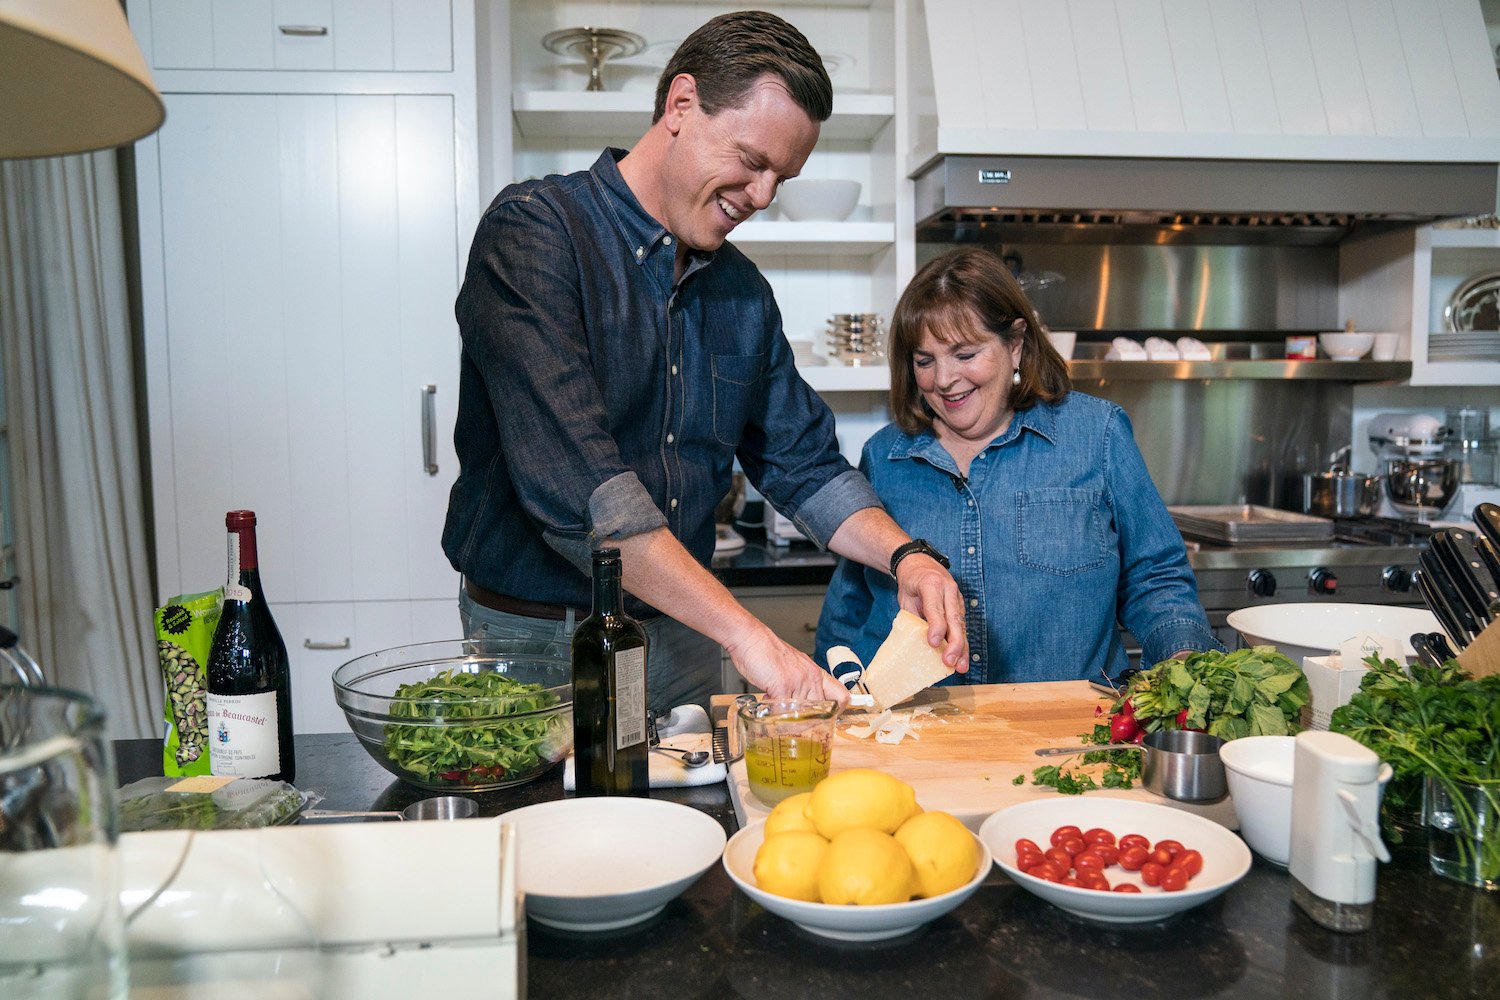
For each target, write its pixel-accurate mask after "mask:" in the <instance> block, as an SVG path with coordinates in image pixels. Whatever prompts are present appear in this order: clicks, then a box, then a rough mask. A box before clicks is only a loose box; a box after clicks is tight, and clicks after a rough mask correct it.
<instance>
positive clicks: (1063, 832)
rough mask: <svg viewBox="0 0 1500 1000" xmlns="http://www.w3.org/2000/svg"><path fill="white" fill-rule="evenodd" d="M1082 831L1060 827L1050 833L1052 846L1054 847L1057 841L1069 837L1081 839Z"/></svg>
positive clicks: (1071, 827)
mask: <svg viewBox="0 0 1500 1000" xmlns="http://www.w3.org/2000/svg"><path fill="white" fill-rule="evenodd" d="M1082 836H1083V831H1082V830H1080V829H1078V827H1076V826H1060V827H1058V828H1057V829H1056V830H1053V831H1052V841H1051V842H1052V846H1053V847H1056V846H1057V845H1058V842H1059V841H1063V840H1067V839H1068V838H1069V837H1080V838H1081V837H1082Z"/></svg>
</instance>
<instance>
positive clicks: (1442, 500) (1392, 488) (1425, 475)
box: [1370, 413, 1459, 521]
mask: <svg viewBox="0 0 1500 1000" xmlns="http://www.w3.org/2000/svg"><path fill="white" fill-rule="evenodd" d="M1447 441H1448V428H1447V427H1445V426H1444V425H1443V422H1442V420H1441V419H1439V418H1438V417H1435V416H1432V415H1431V414H1428V413H1381V414H1378V415H1377V416H1376V417H1375V418H1374V419H1373V420H1371V421H1370V447H1371V448H1372V449H1373V450H1374V451H1375V454H1376V456H1377V457H1378V458H1379V459H1380V465H1381V474H1382V476H1383V478H1384V479H1385V495H1386V498H1387V499H1388V500H1389V501H1390V504H1391V506H1392V507H1394V508H1395V509H1396V511H1398V512H1399V513H1400V514H1401V515H1402V516H1405V517H1410V518H1415V519H1416V520H1419V521H1430V520H1435V519H1437V518H1439V517H1441V516H1442V515H1443V513H1444V512H1445V511H1447V510H1448V508H1449V507H1451V506H1452V505H1453V499H1454V497H1455V496H1456V495H1457V493H1458V487H1459V463H1458V462H1456V461H1454V460H1453V459H1451V458H1445V457H1444V455H1443V451H1444V448H1445V447H1446V446H1447Z"/></svg>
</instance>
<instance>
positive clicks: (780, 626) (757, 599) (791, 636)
mask: <svg viewBox="0 0 1500 1000" xmlns="http://www.w3.org/2000/svg"><path fill="white" fill-rule="evenodd" d="M827 591H828V588H827V587H737V588H735V591H734V596H735V599H736V600H737V601H739V602H740V604H741V605H743V606H744V608H745V610H746V611H749V612H750V613H751V614H752V615H754V616H755V617H756V618H758V619H760V620H761V621H762V622H764V623H765V624H766V627H767V628H769V629H770V630H771V631H772V632H775V633H776V635H777V636H778V637H779V638H780V639H781V640H782V641H783V642H785V643H786V644H787V645H789V646H791V647H792V648H793V649H799V650H801V651H802V652H804V653H806V654H807V655H808V656H812V655H813V650H814V649H815V648H816V646H817V634H818V616H819V615H821V614H822V613H823V595H824V594H826V593H827ZM721 670H722V687H721V688H720V690H722V691H727V692H731V693H736V694H740V693H744V692H745V691H748V690H749V689H750V688H749V685H748V684H747V683H746V681H745V679H744V678H743V677H741V676H740V674H739V671H737V670H735V669H734V662H733V661H732V660H730V659H729V656H728V654H724V655H723V656H722V658H721Z"/></svg>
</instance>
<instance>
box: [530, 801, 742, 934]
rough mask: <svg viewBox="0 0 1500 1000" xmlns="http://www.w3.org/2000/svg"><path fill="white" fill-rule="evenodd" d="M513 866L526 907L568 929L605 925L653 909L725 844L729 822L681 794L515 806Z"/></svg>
mask: <svg viewBox="0 0 1500 1000" xmlns="http://www.w3.org/2000/svg"><path fill="white" fill-rule="evenodd" d="M500 821H501V822H502V823H509V824H511V825H512V826H514V827H515V828H516V876H517V880H518V881H519V882H520V886H521V891H522V892H524V893H525V894H526V912H527V914H528V915H530V916H531V917H534V918H535V919H536V920H537V922H538V923H543V924H546V925H548V926H549V927H560V928H562V929H564V930H571V931H607V930H614V929H615V928H618V927H628V926H630V925H631V924H635V923H639V922H641V921H643V920H647V919H649V918H651V917H653V916H655V915H656V914H657V913H658V912H660V911H661V909H662V908H663V907H664V906H666V905H667V904H668V903H670V902H671V901H672V900H673V899H676V898H677V896H678V895H680V894H681V893H682V892H683V890H685V889H686V888H687V887H688V886H690V885H692V884H693V883H694V882H696V881H698V876H700V875H702V874H703V873H704V872H705V871H707V870H708V868H709V866H710V865H712V864H713V863H714V862H715V861H717V860H718V858H719V855H720V854H721V853H723V850H724V842H725V836H724V828H723V827H722V826H720V825H719V823H718V821H717V820H715V819H714V818H713V817H711V816H709V815H707V814H706V813H702V812H699V811H698V810H697V809H693V808H691V807H689V806H684V805H678V804H677V803H675V802H663V801H660V800H657V799H642V798H632V797H625V796H619V797H616V796H609V797H601V798H581V799H559V800H557V801H555V802H543V803H541V804H539V805H534V806H525V807H523V808H521V809H513V810H511V811H510V812H508V813H504V814H503V815H502V816H501V820H500Z"/></svg>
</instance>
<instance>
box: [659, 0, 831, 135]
mask: <svg viewBox="0 0 1500 1000" xmlns="http://www.w3.org/2000/svg"><path fill="white" fill-rule="evenodd" d="M680 73H687V74H690V75H691V76H692V78H693V79H694V80H695V81H697V84H698V103H699V105H700V106H701V107H702V108H703V111H704V113H706V114H709V115H715V114H718V113H719V112H720V111H721V110H723V109H724V108H732V107H738V106H739V105H740V104H741V103H742V102H743V101H744V99H745V96H746V94H748V93H749V92H750V88H751V86H752V85H754V83H755V81H756V80H758V79H760V78H761V77H762V76H765V75H766V74H767V73H771V74H774V75H776V76H778V77H780V78H781V80H782V82H784V83H785V84H786V88H787V91H788V92H789V93H790V94H791V95H792V100H794V101H796V102H797V105H798V106H799V107H800V108H802V110H803V111H806V112H807V114H808V117H810V118H811V119H812V120H813V121H815V122H825V121H827V120H828V116H829V115H831V114H832V113H833V83H832V81H830V80H829V79H828V70H826V69H825V68H824V67H823V60H822V59H821V58H820V57H819V56H818V53H817V50H815V49H814V48H813V47H812V45H811V44H809V42H808V41H807V38H806V36H804V35H803V34H802V32H800V31H798V30H797V29H796V28H794V27H792V26H791V25H790V24H788V23H787V22H786V21H783V20H782V19H781V18H779V17H777V16H776V15H775V14H768V13H766V12H765V11H762V10H742V11H736V12H734V13H732V14H720V15H719V16H718V17H716V18H714V19H713V20H711V21H709V22H708V23H707V24H705V25H703V26H702V27H701V28H699V29H698V30H697V31H695V32H693V33H692V34H691V35H689V36H688V37H687V38H686V39H684V40H683V42H682V44H681V45H679V46H677V51H676V52H674V53H672V58H671V59H670V60H669V61H668V62H667V68H666V69H665V70H663V71H662V74H661V79H660V80H658V81H657V84H656V109H655V112H654V113H653V115H652V117H651V121H652V122H653V123H655V122H658V121H660V120H661V116H662V115H663V114H665V113H666V110H667V90H668V88H670V87H671V86H672V81H673V80H674V79H676V77H677V76H678V74H680Z"/></svg>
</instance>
